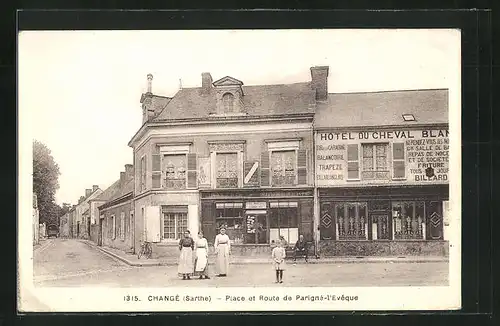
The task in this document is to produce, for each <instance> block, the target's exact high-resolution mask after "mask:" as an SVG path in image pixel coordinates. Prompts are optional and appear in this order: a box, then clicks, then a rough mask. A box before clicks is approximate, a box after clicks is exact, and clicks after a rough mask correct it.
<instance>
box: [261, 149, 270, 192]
mask: <svg viewBox="0 0 500 326" xmlns="http://www.w3.org/2000/svg"><path fill="white" fill-rule="evenodd" d="M269 179H270V171H269V152H267V151H266V152H262V153H261V155H260V185H261V186H263V187H269Z"/></svg>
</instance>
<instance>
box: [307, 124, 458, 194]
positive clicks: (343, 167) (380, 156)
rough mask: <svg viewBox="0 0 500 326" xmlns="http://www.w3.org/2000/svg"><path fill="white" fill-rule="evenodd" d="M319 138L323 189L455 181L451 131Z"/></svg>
mask: <svg viewBox="0 0 500 326" xmlns="http://www.w3.org/2000/svg"><path fill="white" fill-rule="evenodd" d="M315 137H316V147H315V162H316V172H315V173H316V175H315V179H316V180H315V182H316V185H317V186H319V187H322V186H323V187H324V186H346V185H349V186H351V185H353V186H355V185H356V184H447V183H448V181H449V179H448V176H449V175H448V163H449V162H448V158H449V132H448V130H446V129H422V130H384V131H381V130H376V131H375V130H374V131H361V132H318V133H316V136H315Z"/></svg>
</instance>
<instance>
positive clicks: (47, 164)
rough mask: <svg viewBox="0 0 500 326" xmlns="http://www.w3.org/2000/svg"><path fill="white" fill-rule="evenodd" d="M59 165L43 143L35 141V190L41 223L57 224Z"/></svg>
mask: <svg viewBox="0 0 500 326" xmlns="http://www.w3.org/2000/svg"><path fill="white" fill-rule="evenodd" d="M60 174H61V172H60V171H59V166H58V165H57V163H56V161H55V160H54V158H53V157H52V155H51V151H50V149H49V148H48V147H47V146H46V145H45V144H43V143H41V142H39V141H37V140H35V141H33V192H34V193H35V194H36V195H37V197H38V209H39V212H40V223H44V222H45V223H47V224H57V220H58V218H59V216H58V215H59V214H60V209H61V208H60V207H59V206H58V205H57V204H56V203H55V195H56V191H57V189H59V175H60Z"/></svg>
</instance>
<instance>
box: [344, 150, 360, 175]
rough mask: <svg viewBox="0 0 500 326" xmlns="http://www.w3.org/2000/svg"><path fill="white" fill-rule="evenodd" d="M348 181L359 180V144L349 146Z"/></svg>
mask: <svg viewBox="0 0 500 326" xmlns="http://www.w3.org/2000/svg"><path fill="white" fill-rule="evenodd" d="M347 179H359V153H358V144H352V145H347Z"/></svg>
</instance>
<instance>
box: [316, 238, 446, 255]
mask: <svg viewBox="0 0 500 326" xmlns="http://www.w3.org/2000/svg"><path fill="white" fill-rule="evenodd" d="M319 250H320V252H319V254H320V256H321V257H335V256H363V257H364V256H448V253H449V243H448V241H327V240H322V241H320V243H319Z"/></svg>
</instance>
